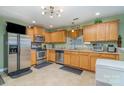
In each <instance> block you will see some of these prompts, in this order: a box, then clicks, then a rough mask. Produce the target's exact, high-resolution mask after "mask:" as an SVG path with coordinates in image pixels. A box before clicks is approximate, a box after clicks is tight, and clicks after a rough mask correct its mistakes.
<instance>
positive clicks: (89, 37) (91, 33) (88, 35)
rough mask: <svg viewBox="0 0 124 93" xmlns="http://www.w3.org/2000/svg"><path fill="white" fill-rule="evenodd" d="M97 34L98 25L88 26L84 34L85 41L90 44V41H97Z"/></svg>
mask: <svg viewBox="0 0 124 93" xmlns="http://www.w3.org/2000/svg"><path fill="white" fill-rule="evenodd" d="M96 32H97V25H92V26H87V27H85V28H84V30H83V34H84V41H85V42H90V41H96V38H97V37H96V34H97V33H96Z"/></svg>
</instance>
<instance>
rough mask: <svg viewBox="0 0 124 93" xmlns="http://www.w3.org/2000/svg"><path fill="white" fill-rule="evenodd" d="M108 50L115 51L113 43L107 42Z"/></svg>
mask: <svg viewBox="0 0 124 93" xmlns="http://www.w3.org/2000/svg"><path fill="white" fill-rule="evenodd" d="M107 51H108V52H116V47H115V46H114V45H113V44H109V45H108V47H107Z"/></svg>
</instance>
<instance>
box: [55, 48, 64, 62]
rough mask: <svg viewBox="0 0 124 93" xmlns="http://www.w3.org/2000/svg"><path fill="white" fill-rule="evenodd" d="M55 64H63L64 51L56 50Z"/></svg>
mask: <svg viewBox="0 0 124 93" xmlns="http://www.w3.org/2000/svg"><path fill="white" fill-rule="evenodd" d="M56 62H57V63H60V64H64V51H63V50H56Z"/></svg>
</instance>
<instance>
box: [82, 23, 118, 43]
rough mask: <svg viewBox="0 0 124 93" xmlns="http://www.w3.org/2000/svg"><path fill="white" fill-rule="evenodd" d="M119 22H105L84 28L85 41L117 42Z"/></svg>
mask: <svg viewBox="0 0 124 93" xmlns="http://www.w3.org/2000/svg"><path fill="white" fill-rule="evenodd" d="M117 39H118V21H111V22H105V23H100V24H95V25H90V26H86V27H85V28H84V41H85V42H91V41H117Z"/></svg>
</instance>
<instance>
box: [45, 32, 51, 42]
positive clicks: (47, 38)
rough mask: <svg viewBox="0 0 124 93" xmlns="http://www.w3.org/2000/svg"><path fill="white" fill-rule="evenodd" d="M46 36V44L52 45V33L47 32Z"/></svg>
mask: <svg viewBox="0 0 124 93" xmlns="http://www.w3.org/2000/svg"><path fill="white" fill-rule="evenodd" d="M44 36H45V43H50V42H51V33H49V32H45V33H44Z"/></svg>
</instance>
